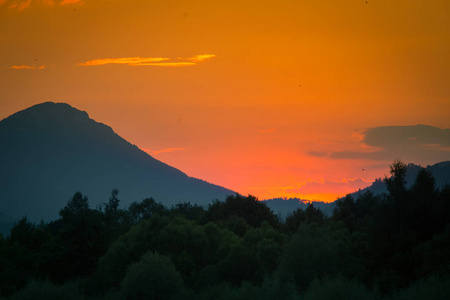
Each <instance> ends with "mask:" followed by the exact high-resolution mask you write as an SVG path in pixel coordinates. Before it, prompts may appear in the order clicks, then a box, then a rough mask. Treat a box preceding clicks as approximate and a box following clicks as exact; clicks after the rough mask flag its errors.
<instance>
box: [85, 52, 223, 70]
mask: <svg viewBox="0 0 450 300" xmlns="http://www.w3.org/2000/svg"><path fill="white" fill-rule="evenodd" d="M213 57H215V55H214V54H202V55H196V56H193V57H189V58H180V57H179V58H177V60H171V59H170V58H167V57H139V56H137V57H121V58H101V59H94V60H89V61H87V62H83V63H79V64H78V65H80V66H101V65H108V64H119V65H128V66H159V67H187V66H194V65H198V64H199V63H201V62H203V61H205V60H208V59H210V58H213Z"/></svg>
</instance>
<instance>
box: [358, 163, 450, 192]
mask: <svg viewBox="0 0 450 300" xmlns="http://www.w3.org/2000/svg"><path fill="white" fill-rule="evenodd" d="M421 168H422V167H421V166H418V165H415V164H412V163H410V164H408V165H407V166H406V177H405V179H406V187H408V188H409V187H410V186H411V185H413V184H414V182H415V181H416V177H417V174H418V173H419V171H420V169H421ZM425 169H426V170H427V171H429V172H430V173H431V174H432V175H433V177H434V179H435V180H436V187H437V188H441V187H443V186H444V185H445V184H450V161H443V162H440V163H437V164H434V165H431V166H426V167H425ZM366 191H370V192H372V193H374V194H375V195H378V194H382V193H386V192H387V189H386V185H385V184H384V180H383V179H382V178H378V179H376V180H375V181H374V182H373V183H372V185H370V186H368V187H366V188H364V189H361V190H358V191H356V192H354V193H352V194H351V195H352V196H353V198H354V199H356V198H358V196H359V195H362V194H364V193H365V192H366Z"/></svg>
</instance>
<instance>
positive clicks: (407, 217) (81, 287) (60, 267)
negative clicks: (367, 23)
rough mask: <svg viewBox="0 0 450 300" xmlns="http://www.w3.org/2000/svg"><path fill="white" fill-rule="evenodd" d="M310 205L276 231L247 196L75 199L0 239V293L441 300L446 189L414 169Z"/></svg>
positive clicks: (447, 248)
mask: <svg viewBox="0 0 450 300" xmlns="http://www.w3.org/2000/svg"><path fill="white" fill-rule="evenodd" d="M405 172H406V166H405V165H404V164H403V163H402V162H400V161H396V162H394V164H393V165H392V166H391V174H392V177H390V178H386V179H385V182H386V185H387V188H388V193H386V194H383V195H380V196H376V195H373V194H371V193H365V194H364V195H361V196H359V198H357V199H353V198H352V197H351V196H347V197H345V198H344V199H343V200H340V201H339V202H338V203H337V206H336V208H335V210H334V212H333V215H332V216H331V217H327V216H326V215H325V214H324V213H323V212H322V211H321V210H320V209H317V208H315V207H314V206H313V205H309V206H308V207H307V208H306V209H304V210H302V209H298V210H296V211H294V212H293V213H292V214H290V215H289V216H288V217H287V218H286V219H285V220H284V221H283V222H281V221H280V220H279V219H278V218H277V216H276V215H275V214H274V213H273V212H272V211H271V210H270V209H269V208H268V207H267V206H266V205H265V204H264V203H262V202H260V201H258V199H256V198H255V197H253V196H247V197H244V196H241V195H235V196H229V197H228V198H227V199H226V201H224V202H220V201H215V202H213V203H212V204H211V205H209V207H208V208H207V209H204V208H202V207H200V206H197V205H192V204H190V203H180V204H177V205H174V206H172V207H170V208H166V207H164V206H163V205H162V204H160V203H157V202H156V201H155V200H154V199H152V198H148V199H145V200H143V201H142V202H139V203H137V202H135V203H132V204H131V205H130V206H129V207H128V208H127V209H121V208H120V207H119V203H120V201H119V198H118V191H117V190H113V191H112V194H111V197H110V198H109V201H108V202H107V203H105V204H104V206H103V207H98V208H95V209H93V208H90V207H89V203H88V199H87V197H85V196H83V195H82V194H81V193H76V194H75V195H74V196H73V198H72V199H71V200H70V201H69V202H68V203H67V205H66V206H65V207H64V208H63V209H61V211H60V218H59V219H58V220H56V221H53V222H50V223H41V224H33V223H31V222H29V221H28V220H27V219H26V218H23V219H22V220H20V221H19V222H17V223H16V224H15V226H14V228H13V229H12V230H11V233H10V236H9V237H7V238H3V237H1V236H0V293H1V297H4V298H11V299H53V298H54V299H449V297H450V256H449V255H448V254H449V253H450V186H449V185H447V186H445V187H443V188H442V189H440V190H438V189H436V187H435V180H434V178H433V176H432V175H431V174H430V173H429V172H427V171H426V170H425V169H422V170H421V171H420V172H419V174H418V175H417V178H416V181H415V183H414V184H413V185H412V186H411V187H410V188H406V186H405V184H406V182H405Z"/></svg>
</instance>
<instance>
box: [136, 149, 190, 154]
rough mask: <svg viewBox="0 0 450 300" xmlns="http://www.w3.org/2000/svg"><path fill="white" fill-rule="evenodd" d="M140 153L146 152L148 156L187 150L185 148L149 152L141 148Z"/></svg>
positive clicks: (149, 150)
mask: <svg viewBox="0 0 450 300" xmlns="http://www.w3.org/2000/svg"><path fill="white" fill-rule="evenodd" d="M141 150H142V151H144V152H147V153H148V154H150V155H158V154H161V153H172V152H176V151H184V150H187V148H164V149H160V150H151V149H149V148H141Z"/></svg>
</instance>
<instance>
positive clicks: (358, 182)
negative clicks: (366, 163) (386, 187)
mask: <svg viewBox="0 0 450 300" xmlns="http://www.w3.org/2000/svg"><path fill="white" fill-rule="evenodd" d="M372 182H373V180H367V179H365V178H361V177H359V178H343V179H342V180H319V181H318V180H309V181H306V182H302V183H299V184H297V186H296V187H291V188H289V189H286V192H287V193H294V194H314V193H316V192H317V191H334V192H339V193H346V192H347V191H349V190H355V189H358V188H364V187H366V186H369V185H370V184H371V183H372Z"/></svg>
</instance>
